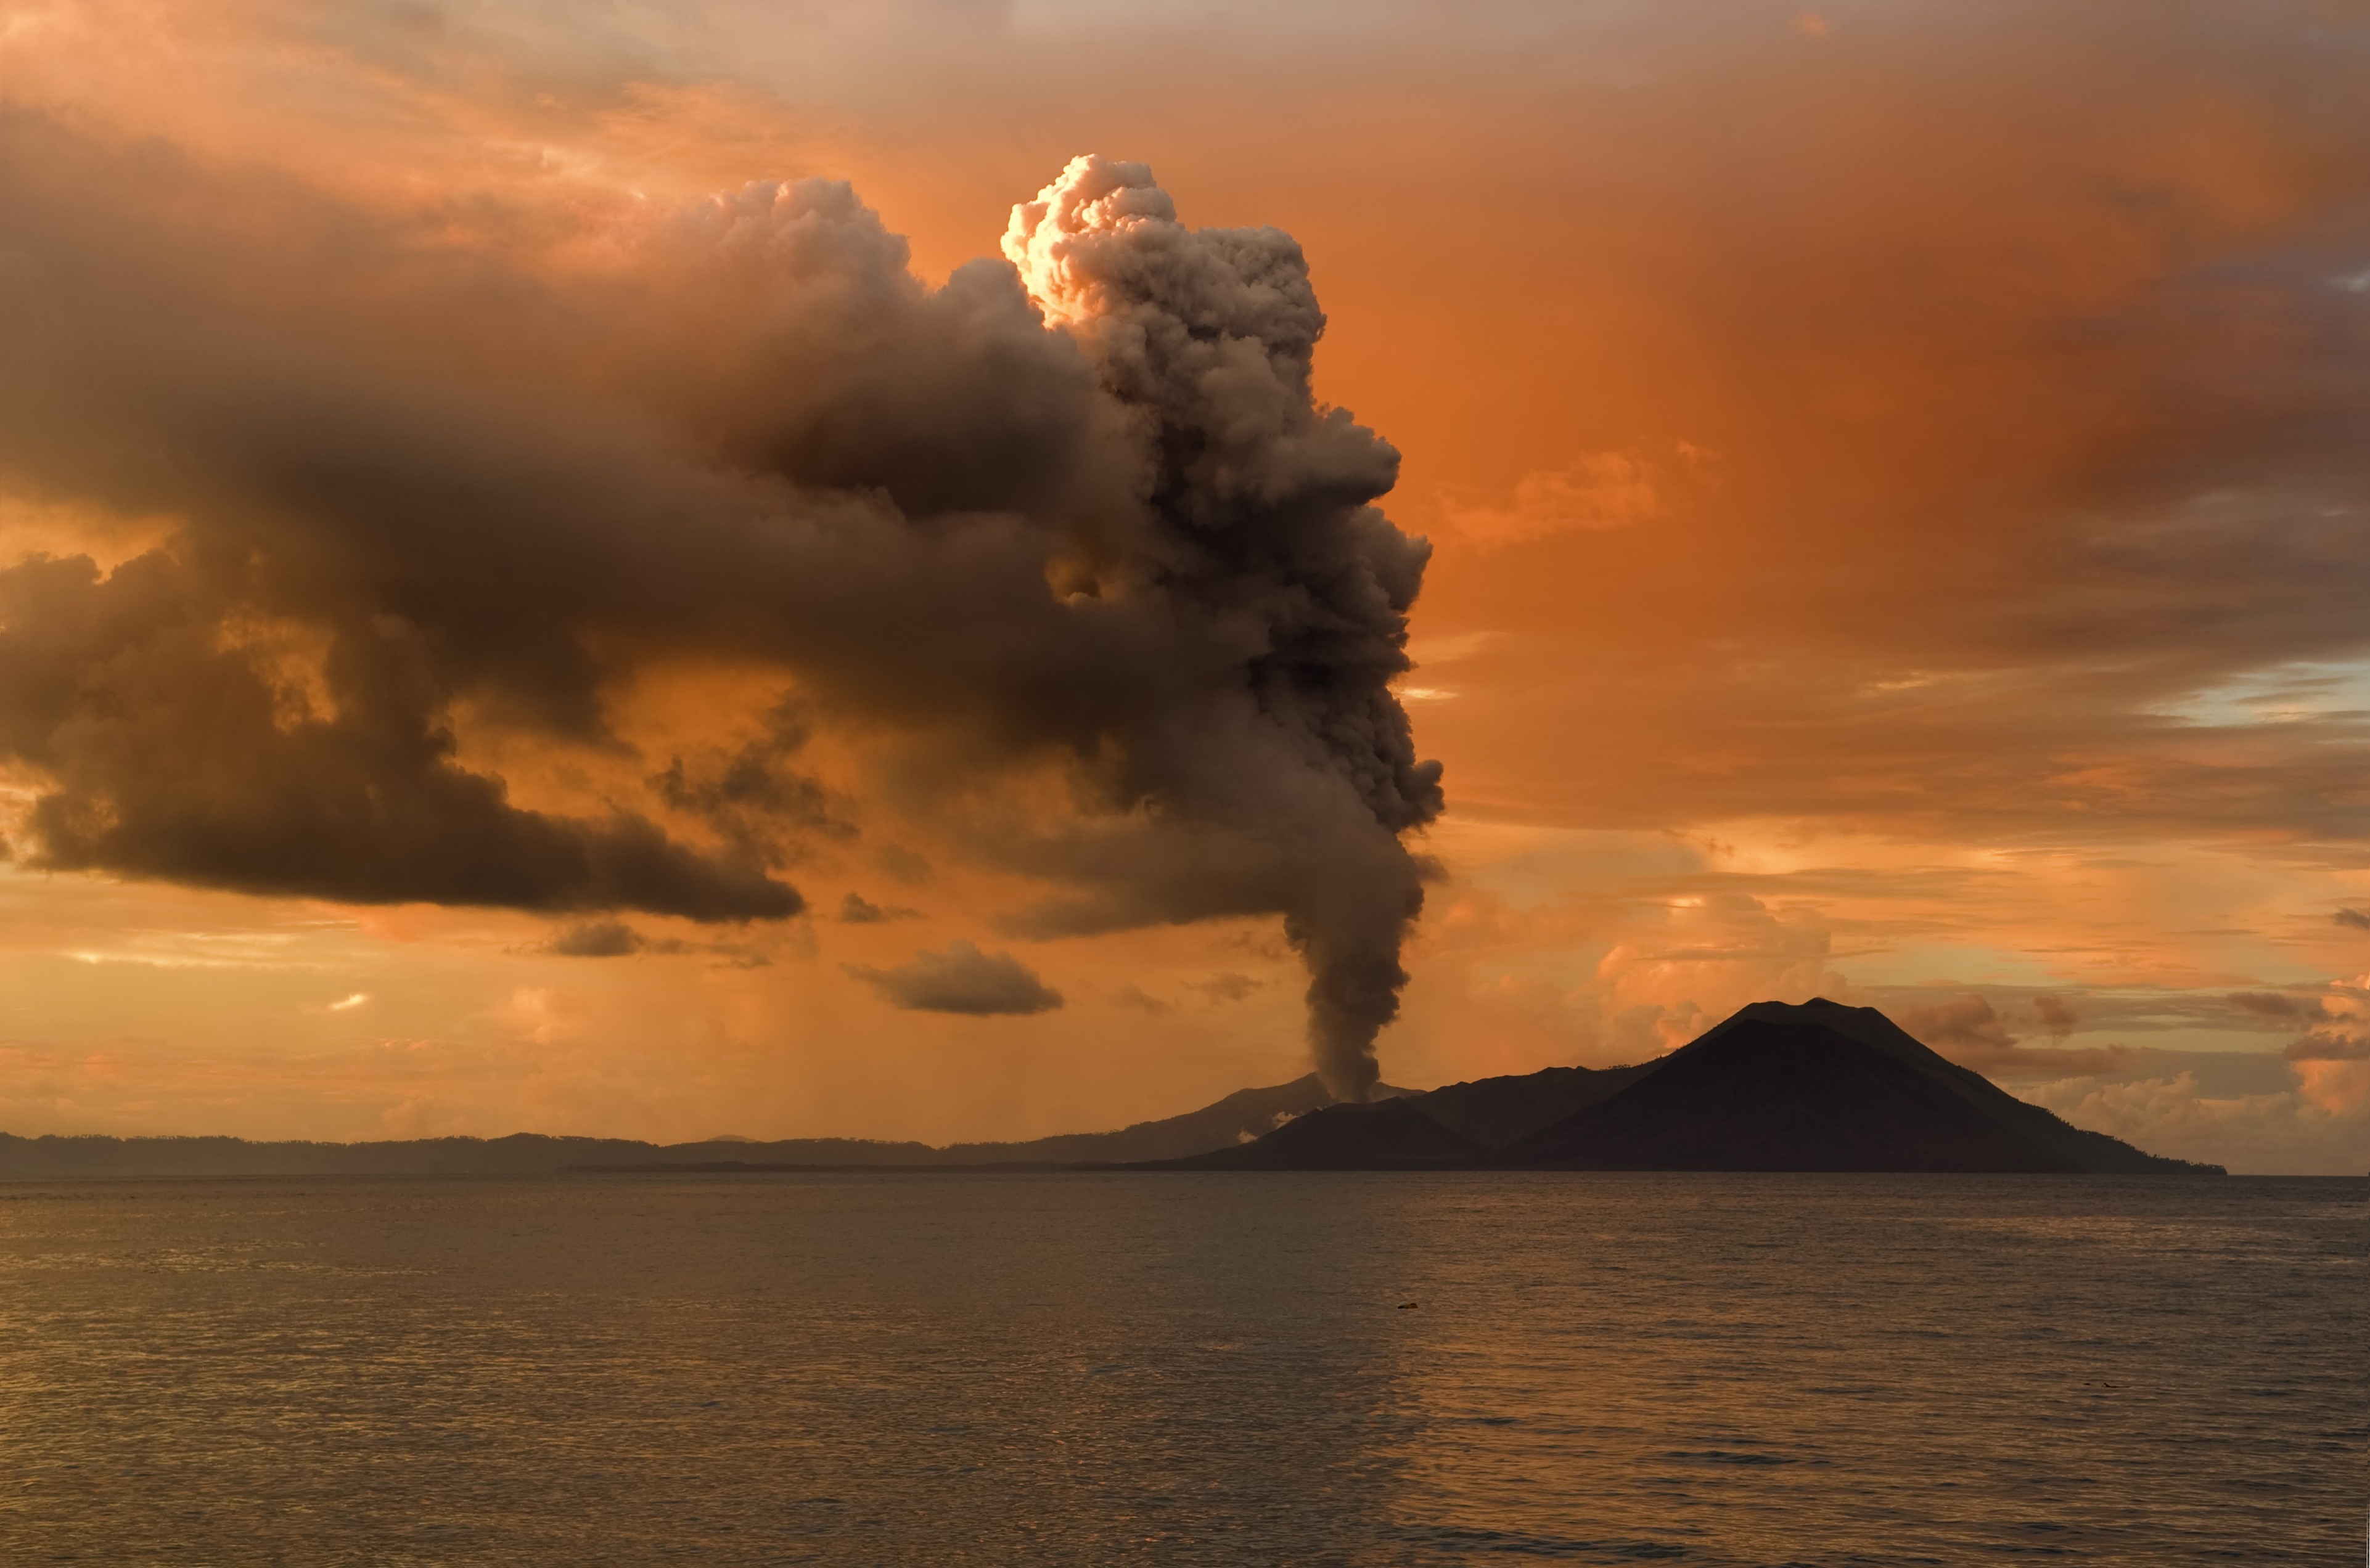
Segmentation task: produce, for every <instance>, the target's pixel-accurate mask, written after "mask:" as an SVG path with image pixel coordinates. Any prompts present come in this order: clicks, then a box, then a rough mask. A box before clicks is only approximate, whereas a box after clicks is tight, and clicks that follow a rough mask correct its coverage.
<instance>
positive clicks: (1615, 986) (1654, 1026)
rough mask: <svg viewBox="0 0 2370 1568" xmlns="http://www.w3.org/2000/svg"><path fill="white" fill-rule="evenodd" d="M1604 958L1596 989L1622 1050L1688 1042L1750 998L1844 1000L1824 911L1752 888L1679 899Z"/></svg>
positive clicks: (1630, 1054) (1653, 1051) (1626, 1053)
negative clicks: (1776, 900)
mask: <svg viewBox="0 0 2370 1568" xmlns="http://www.w3.org/2000/svg"><path fill="white" fill-rule="evenodd" d="M1647 918H1648V921H1649V922H1650V923H1648V924H1647V925H1646V927H1645V929H1643V930H1641V931H1637V932H1633V933H1626V934H1625V935H1624V936H1623V938H1622V939H1621V940H1620V941H1617V942H1616V943H1615V944H1613V946H1612V947H1611V949H1610V950H1609V951H1607V952H1606V954H1605V956H1604V958H1603V959H1602V960H1601V961H1599V963H1598V965H1597V968H1596V979H1595V986H1594V990H1595V992H1596V996H1597V1001H1598V1006H1599V1008H1600V1010H1601V1011H1602V1013H1604V1015H1605V1019H1606V1022H1607V1025H1608V1033H1609V1036H1610V1041H1611V1044H1612V1047H1613V1049H1614V1051H1615V1052H1616V1054H1617V1055H1619V1056H1622V1057H1623V1058H1625V1059H1632V1060H1634V1059H1639V1058H1640V1057H1646V1056H1653V1055H1658V1054H1660V1053H1661V1052H1662V1051H1667V1050H1671V1049H1674V1048H1675V1047H1679V1046H1683V1045H1685V1044H1686V1043H1687V1042H1688V1041H1689V1040H1692V1039H1694V1038H1695V1037H1696V1036H1697V1035H1700V1034H1702V1033H1703V1032H1704V1031H1705V1030H1706V1029H1708V1028H1710V1027H1711V1026H1712V1025H1713V1024H1717V1023H1719V1022H1720V1020H1721V1019H1722V1018H1725V1017H1726V1016H1728V1014H1730V1013H1733V1012H1735V1011H1736V1010H1737V1009H1738V1008H1740V1007H1742V1006H1743V1005H1744V1004H1745V1003H1746V1002H1749V1001H1809V1000H1810V999H1811V998H1812V997H1813V996H1817V995H1822V994H1824V995H1825V996H1828V997H1831V998H1840V997H1842V996H1844V995H1846V994H1847V992H1848V991H1849V990H1850V982H1849V981H1848V980H1847V979H1845V978H1844V977H1843V976H1842V975H1840V974H1838V973H1837V972H1836V971H1835V969H1834V968H1833V967H1831V965H1830V962H1829V960H1830V956H1831V949H1832V946H1833V941H1834V937H1833V933H1832V930H1831V928H1830V926H1829V924H1828V922H1827V921H1825V920H1824V919H1823V918H1821V917H1820V916H1819V915H1818V914H1817V913H1816V912H1815V911H1813V910H1806V909H1801V908H1791V909H1775V910H1773V909H1771V908H1769V907H1768V906H1767V905H1766V904H1765V903H1763V902H1762V900H1760V899H1758V898H1753V897H1751V896H1749V895H1747V894H1742V893H1716V894H1711V895H1708V896H1706V897H1703V898H1686V899H1682V900H1678V901H1674V902H1673V903H1671V904H1669V905H1666V906H1663V907H1662V908H1660V909H1658V910H1653V911H1651V912H1650V914H1649V915H1648V917H1647Z"/></svg>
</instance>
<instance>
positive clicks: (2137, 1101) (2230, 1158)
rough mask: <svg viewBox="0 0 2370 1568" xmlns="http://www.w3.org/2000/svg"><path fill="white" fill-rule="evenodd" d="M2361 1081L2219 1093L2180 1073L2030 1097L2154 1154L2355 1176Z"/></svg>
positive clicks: (2365, 1158) (2361, 1127)
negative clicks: (2226, 1093)
mask: <svg viewBox="0 0 2370 1568" xmlns="http://www.w3.org/2000/svg"><path fill="white" fill-rule="evenodd" d="M2342 1065H2344V1066H2346V1067H2361V1066H2364V1064H2360V1063H2346V1064H2342ZM2359 1076H2360V1079H2361V1084H2360V1085H2353V1084H2348V1085H2343V1086H2340V1085H2337V1084H2335V1083H2334V1082H2329V1083H2323V1084H2321V1085H2319V1086H2318V1087H2316V1086H2315V1085H2314V1084H2312V1083H2311V1082H2303V1083H2300V1084H2299V1086H2298V1087H2297V1088H2295V1089H2292V1090H2287V1091H2283V1092H2277V1093H2241V1094H2234V1095H2215V1094H2211V1093H2206V1092H2205V1091H2204V1090H2203V1089H2202V1088H2201V1087H2200V1085H2199V1082H2198V1080H2197V1078H2196V1077H2195V1076H2194V1075H2193V1074H2191V1073H2188V1072H2176V1073H2174V1074H2173V1075H2172V1076H2170V1077H2169V1078H2144V1079H2138V1080H2134V1081H2129V1082H2098V1081H2096V1080H2092V1079H2072V1080H2068V1081H2066V1082H2058V1083H2045V1084H2042V1085H2039V1086H2037V1087H2033V1088H2029V1089H2027V1090H2025V1091H2024V1096H2025V1097H2026V1098H2028V1099H2031V1100H2032V1101H2034V1102H2035V1103H2037V1104H2042V1105H2046V1106H2048V1107H2049V1108H2050V1109H2051V1110H2053V1111H2055V1112H2056V1113H2057V1114H2058V1115H2059V1116H2064V1117H2065V1119H2066V1120H2068V1121H2070V1122H2072V1123H2074V1124H2075V1125H2076V1126H2077V1127H2089V1128H2091V1129H2093V1130H2095V1131H2099V1132H2104V1133H2110V1134H2111V1135H2113V1136H2114V1137H2117V1138H2121V1139H2126V1140H2128V1141H2129V1142H2132V1143H2134V1144H2137V1145H2138V1146H2139V1147H2140V1148H2142V1149H2146V1150H2149V1151H2150V1152H2151V1153H2157V1154H2169V1155H2172V1156H2174V1157H2176V1158H2179V1159H2185V1160H2204V1161H2210V1162H2214V1163H2216V1164H2224V1165H2227V1166H2229V1167H2230V1168H2231V1169H2232V1170H2233V1171H2238V1172H2242V1173H2246V1172H2260V1173H2294V1174H2320V1175H2356V1174H2359V1173H2361V1172H2362V1171H2363V1170H2364V1167H2365V1166H2370V1114H2365V1108H2370V1101H2365V1099H2364V1096H2363V1095H2362V1094H2361V1093H2358V1089H2359V1088H2360V1087H2361V1086H2363V1085H2370V1072H2364V1073H2362V1074H2360V1075H2359ZM2341 1089H2342V1090H2344V1091H2352V1092H2351V1093H2342V1092H2340V1091H2341Z"/></svg>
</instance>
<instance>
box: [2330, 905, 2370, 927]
mask: <svg viewBox="0 0 2370 1568" xmlns="http://www.w3.org/2000/svg"><path fill="white" fill-rule="evenodd" d="M2333 918H2334V919H2335V920H2336V921H2337V923H2338V924H2339V925H2341V926H2345V927H2347V928H2348V929H2350V930H2353V931H2370V914H2365V913H2364V912H2363V911H2362V910H2344V909H2341V910H2338V911H2337V913H2336V915H2335V916H2334V917H2333Z"/></svg>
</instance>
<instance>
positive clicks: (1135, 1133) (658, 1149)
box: [0, 1072, 1407, 1177]
mask: <svg viewBox="0 0 2370 1568" xmlns="http://www.w3.org/2000/svg"><path fill="white" fill-rule="evenodd" d="M1378 1092H1379V1093H1383V1094H1386V1095H1396V1094H1404V1093H1407V1091H1405V1090H1403V1089H1394V1088H1391V1087H1389V1086H1388V1085H1385V1086H1384V1087H1383V1088H1382V1089H1381V1090H1380V1091H1378ZM1327 1104H1332V1096H1331V1095H1329V1094H1328V1093H1326V1092H1325V1086H1324V1085H1323V1084H1322V1083H1319V1082H1317V1075H1316V1074H1315V1073H1313V1072H1312V1073H1310V1074H1308V1075H1307V1076H1306V1077H1305V1078H1298V1079H1294V1081H1293V1082H1290V1083H1279V1084H1276V1085H1274V1086H1273V1087H1271V1088H1266V1089H1243V1090H1238V1091H1237V1092H1236V1093H1232V1094H1229V1095H1227V1096H1226V1097H1225V1099H1223V1100H1220V1101H1218V1102H1217V1103H1215V1104H1209V1105H1204V1106H1202V1108H1201V1109H1200V1110H1198V1111H1188V1112H1187V1113H1185V1114H1184V1115H1183V1116H1168V1117H1164V1118H1162V1119H1160V1120H1157V1121H1148V1122H1138V1123H1136V1124H1135V1125H1133V1127H1122V1128H1120V1129H1118V1130H1117V1131H1115V1132H1077V1133H1063V1134H1058V1135H1056V1136H1054V1137H1052V1138H1040V1139H1031V1140H1029V1141H1027V1142H1019V1143H958V1144H954V1145H952V1146H950V1147H948V1148H944V1149H938V1148H933V1147H931V1146H930V1145H929V1144H926V1143H897V1142H889V1141H884V1140H881V1139H861V1138H796V1139H777V1140H773V1141H761V1140H758V1139H745V1138H723V1139H708V1140H707V1141H704V1142H699V1143H645V1142H642V1141H640V1140H639V1139H625V1138H548V1137H546V1136H544V1135H542V1134H540V1133H524V1132H523V1133H513V1134H512V1135H511V1136H510V1137H508V1138H423V1139H387V1140H384V1141H375V1142H369V1143H312V1142H262V1143H258V1142H250V1141H248V1140H247V1139H239V1138H107V1137H84V1138H59V1137H46V1138H16V1137H11V1136H9V1135H7V1134H5V1133H0V1177H9V1176H19V1177H24V1176H47V1177H73V1176H391V1175H392V1176H424V1175H442V1176H499V1175H532V1174H536V1173H546V1172H552V1171H566V1170H575V1169H583V1168H588V1167H593V1168H600V1169H605V1170H613V1171H614V1170H631V1169H650V1168H669V1169H675V1170H691V1169H707V1170H731V1169H742V1170H750V1169H764V1168H767V1167H774V1168H784V1167H788V1168H808V1167H815V1166H828V1167H834V1168H863V1167H917V1166H919V1167H927V1166H948V1165H1065V1164H1085V1163H1118V1162H1125V1161H1136V1160H1169V1159H1175V1158H1177V1157H1178V1156H1179V1155H1185V1154H1199V1153H1201V1152H1202V1151H1204V1150H1212V1149H1223V1148H1229V1147H1232V1146H1234V1145H1236V1144H1239V1143H1244V1142H1248V1140H1249V1139H1254V1138H1257V1137H1259V1136H1260V1134H1262V1133H1266V1132H1270V1131H1272V1130H1273V1129H1274V1128H1275V1127H1276V1126H1277V1125H1278V1124H1279V1123H1282V1122H1284V1121H1287V1120H1289V1119H1290V1118H1292V1117H1294V1116H1299V1115H1301V1114H1303V1113H1304V1112H1307V1111H1312V1110H1315V1109H1316V1108H1317V1106H1319V1105H1327Z"/></svg>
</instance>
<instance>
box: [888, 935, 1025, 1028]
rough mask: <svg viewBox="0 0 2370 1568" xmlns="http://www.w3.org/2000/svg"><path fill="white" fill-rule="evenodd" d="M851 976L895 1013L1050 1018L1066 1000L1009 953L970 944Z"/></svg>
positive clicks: (915, 956)
mask: <svg viewBox="0 0 2370 1568" xmlns="http://www.w3.org/2000/svg"><path fill="white" fill-rule="evenodd" d="M847 972H848V973H849V974H851V975H853V976H855V977H856V978H857V979H859V980H862V981H863V982H864V983H865V984H867V985H869V986H870V987H871V988H872V989H873V990H876V991H879V992H880V996H881V999H882V1000H883V1001H887V1002H888V1003H889V1004H890V1005H891V1006H892V1007H902V1008H906V1009H908V1010H910V1011H913V1012H916V1013H970V1014H972V1015H975V1016H989V1015H994V1014H1025V1013H1050V1012H1052V1011H1053V1009H1054V1008H1057V1007H1059V1006H1061V1005H1062V994H1061V992H1059V991H1056V990H1052V989H1051V988H1049V987H1048V986H1047V985H1046V984H1045V982H1044V981H1042V980H1041V979H1038V978H1037V977H1036V975H1034V974H1033V973H1031V972H1030V969H1029V967H1027V966H1026V965H1024V964H1022V963H1021V962H1020V960H1019V959H1018V958H1015V957H1014V956H1012V955H1011V954H1009V953H983V952H981V951H980V950H979V949H978V947H976V946H974V945H973V944H971V943H968V942H960V941H959V942H951V943H949V944H947V946H946V948H945V950H944V951H943V952H937V953H931V952H922V953H916V954H915V955H914V957H913V960H912V962H910V963H905V964H900V965H899V966H897V967H895V968H893V969H879V968H874V967H870V966H869V965H863V964H850V965H848V966H847Z"/></svg>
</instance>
